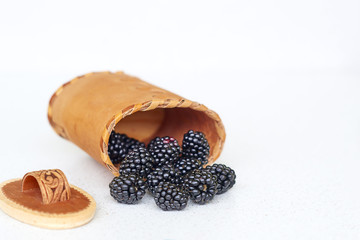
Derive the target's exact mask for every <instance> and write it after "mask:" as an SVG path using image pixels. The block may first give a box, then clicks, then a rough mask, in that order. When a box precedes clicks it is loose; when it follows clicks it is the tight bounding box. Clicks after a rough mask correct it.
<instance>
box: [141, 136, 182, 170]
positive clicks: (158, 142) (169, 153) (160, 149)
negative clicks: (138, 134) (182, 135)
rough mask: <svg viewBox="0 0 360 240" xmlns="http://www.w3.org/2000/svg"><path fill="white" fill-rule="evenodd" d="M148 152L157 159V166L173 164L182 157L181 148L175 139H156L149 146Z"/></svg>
mask: <svg viewBox="0 0 360 240" xmlns="http://www.w3.org/2000/svg"><path fill="white" fill-rule="evenodd" d="M148 151H149V152H150V153H151V155H152V156H153V158H154V159H155V166H161V165H164V164H172V163H173V162H174V161H175V160H176V159H177V158H178V157H179V155H180V153H181V150H180V146H179V144H178V142H177V140H176V139H175V138H172V137H156V138H154V139H153V140H151V142H150V143H149V145H148Z"/></svg>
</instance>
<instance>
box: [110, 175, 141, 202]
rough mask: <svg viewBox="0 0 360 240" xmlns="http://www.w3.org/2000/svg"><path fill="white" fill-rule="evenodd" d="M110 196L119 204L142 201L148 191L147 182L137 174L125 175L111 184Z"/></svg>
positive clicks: (116, 178)
mask: <svg viewBox="0 0 360 240" xmlns="http://www.w3.org/2000/svg"><path fill="white" fill-rule="evenodd" d="M109 187H110V195H111V196H112V197H113V198H114V199H115V200H116V201H118V202H119V203H126V204H134V203H137V202H138V201H140V200H141V199H142V198H143V197H144V195H145V193H146V189H147V185H146V183H145V181H144V180H143V179H142V178H141V177H139V176H138V175H136V174H131V173H123V174H121V175H120V176H119V177H115V178H114V179H113V180H112V181H111V183H110V184H109Z"/></svg>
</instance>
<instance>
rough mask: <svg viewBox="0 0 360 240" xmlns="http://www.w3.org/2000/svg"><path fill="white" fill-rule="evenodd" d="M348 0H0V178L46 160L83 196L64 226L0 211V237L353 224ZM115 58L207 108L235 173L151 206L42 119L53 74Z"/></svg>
mask: <svg viewBox="0 0 360 240" xmlns="http://www.w3.org/2000/svg"><path fill="white" fill-rule="evenodd" d="M359 43H360V2H359V1H355V0H354V1H350V0H342V1H332V0H330V1H325V0H304V1H280V0H275V1H126V2H125V1H98V2H95V1H57V2H55V1H5V0H1V1H0V81H1V87H0V113H1V118H0V132H1V137H0V148H1V151H0V159H1V162H0V169H1V175H0V182H2V181H5V180H8V179H11V178H17V177H22V176H23V174H25V173H26V172H28V171H32V170H39V169H49V168H60V169H62V170H63V171H64V172H65V174H66V175H67V177H68V179H69V181H70V182H71V183H72V184H75V185H77V186H79V187H81V188H83V189H85V190H86V191H88V192H89V193H90V194H91V195H92V196H93V197H94V198H95V200H96V201H97V211H96V215H95V217H94V219H93V221H92V222H90V223H89V224H87V225H85V226H83V227H80V228H77V229H72V230H46V229H41V228H37V227H33V226H29V225H26V224H22V223H20V222H18V221H16V220H14V219H12V218H10V217H8V216H7V215H6V214H4V213H3V212H0V232H1V239H14V238H25V237H26V239H45V238H46V239H48V238H49V237H50V238H54V239H64V237H66V238H73V239H75V238H76V239H79V238H82V239H83V238H85V237H87V238H90V239H96V238H101V239H140V238H142V239H205V238H206V239H219V238H222V239H359V238H360V188H359V181H360V175H359V171H360V163H359V160H360V148H359V146H360V108H359V105H360V94H359V93H360V44H359ZM104 70H111V71H117V70H123V71H125V72H126V73H129V74H132V75H136V76H138V77H140V78H142V79H144V80H146V81H149V82H151V83H153V84H156V85H158V86H161V87H163V88H166V89H168V90H170V91H174V92H176V93H178V94H180V95H182V96H184V97H186V98H189V99H191V100H195V101H198V102H201V103H204V104H205V105H207V106H208V107H209V108H211V109H213V110H215V111H216V112H218V113H219V115H220V116H221V118H222V119H223V121H224V124H225V128H226V130H227V141H226V143H225V148H224V151H223V153H222V155H221V157H220V158H219V159H218V162H221V163H225V164H227V165H229V166H231V167H232V168H234V169H235V170H236V173H237V184H236V185H235V186H234V188H233V189H231V190H230V191H229V192H228V193H227V194H225V195H221V196H217V197H216V198H215V199H214V201H213V202H211V203H210V204H208V205H205V206H197V205H195V204H193V203H189V206H188V207H187V208H186V209H185V210H184V211H182V212H163V211H161V210H160V209H158V208H157V207H156V206H155V204H154V202H153V199H152V198H151V197H150V196H149V195H147V196H146V197H145V198H144V199H143V201H142V202H141V203H140V204H138V205H135V206H127V205H121V204H117V203H116V202H115V201H114V200H113V199H112V198H111V197H110V195H109V190H108V183H109V182H110V181H111V179H112V175H111V174H110V173H109V172H108V171H107V170H106V169H105V168H103V167H102V166H100V164H98V163H97V162H95V161H94V160H92V159H91V158H90V157H89V156H88V155H87V154H86V153H84V152H83V151H81V150H80V149H79V148H78V147H76V146H75V145H73V144H71V143H70V142H67V141H65V140H63V139H61V138H60V137H58V136H57V135H56V134H55V133H54V132H53V130H52V129H51V128H50V126H49V124H48V122H47V117H46V114H47V112H46V111H47V103H48V100H49V98H50V96H51V95H52V93H53V92H54V91H55V90H56V88H57V87H59V86H60V85H61V84H62V83H64V82H66V81H68V80H70V79H72V78H74V77H76V76H78V75H82V74H84V73H87V72H92V71H104Z"/></svg>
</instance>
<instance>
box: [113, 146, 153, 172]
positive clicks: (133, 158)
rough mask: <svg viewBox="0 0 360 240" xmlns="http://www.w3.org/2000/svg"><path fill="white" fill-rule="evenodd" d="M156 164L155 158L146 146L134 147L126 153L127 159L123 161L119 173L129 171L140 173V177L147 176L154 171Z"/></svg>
mask: <svg viewBox="0 0 360 240" xmlns="http://www.w3.org/2000/svg"><path fill="white" fill-rule="evenodd" d="M153 166H154V158H153V157H152V156H151V154H150V153H149V152H148V151H147V150H146V148H143V147H138V148H134V149H133V150H132V151H131V152H129V153H128V155H126V157H125V160H123V161H122V163H121V165H120V169H119V173H120V174H121V173H123V172H129V173H135V174H138V175H139V176H140V177H143V178H146V176H147V175H148V174H149V173H150V172H151V171H152V168H153Z"/></svg>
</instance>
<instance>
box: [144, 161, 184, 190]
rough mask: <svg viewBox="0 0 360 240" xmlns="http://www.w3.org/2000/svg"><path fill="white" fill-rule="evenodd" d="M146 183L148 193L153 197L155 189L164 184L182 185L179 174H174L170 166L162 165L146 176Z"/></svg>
mask: <svg viewBox="0 0 360 240" xmlns="http://www.w3.org/2000/svg"><path fill="white" fill-rule="evenodd" d="M146 181H147V184H148V186H149V191H150V193H151V194H153V195H154V194H155V188H156V187H157V186H159V185H160V184H162V183H164V182H169V183H174V184H182V178H181V176H180V174H179V173H178V172H176V171H175V169H174V167H173V166H171V165H163V166H161V167H157V168H155V170H154V171H152V172H151V173H150V174H149V175H148V176H147V180H146Z"/></svg>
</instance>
